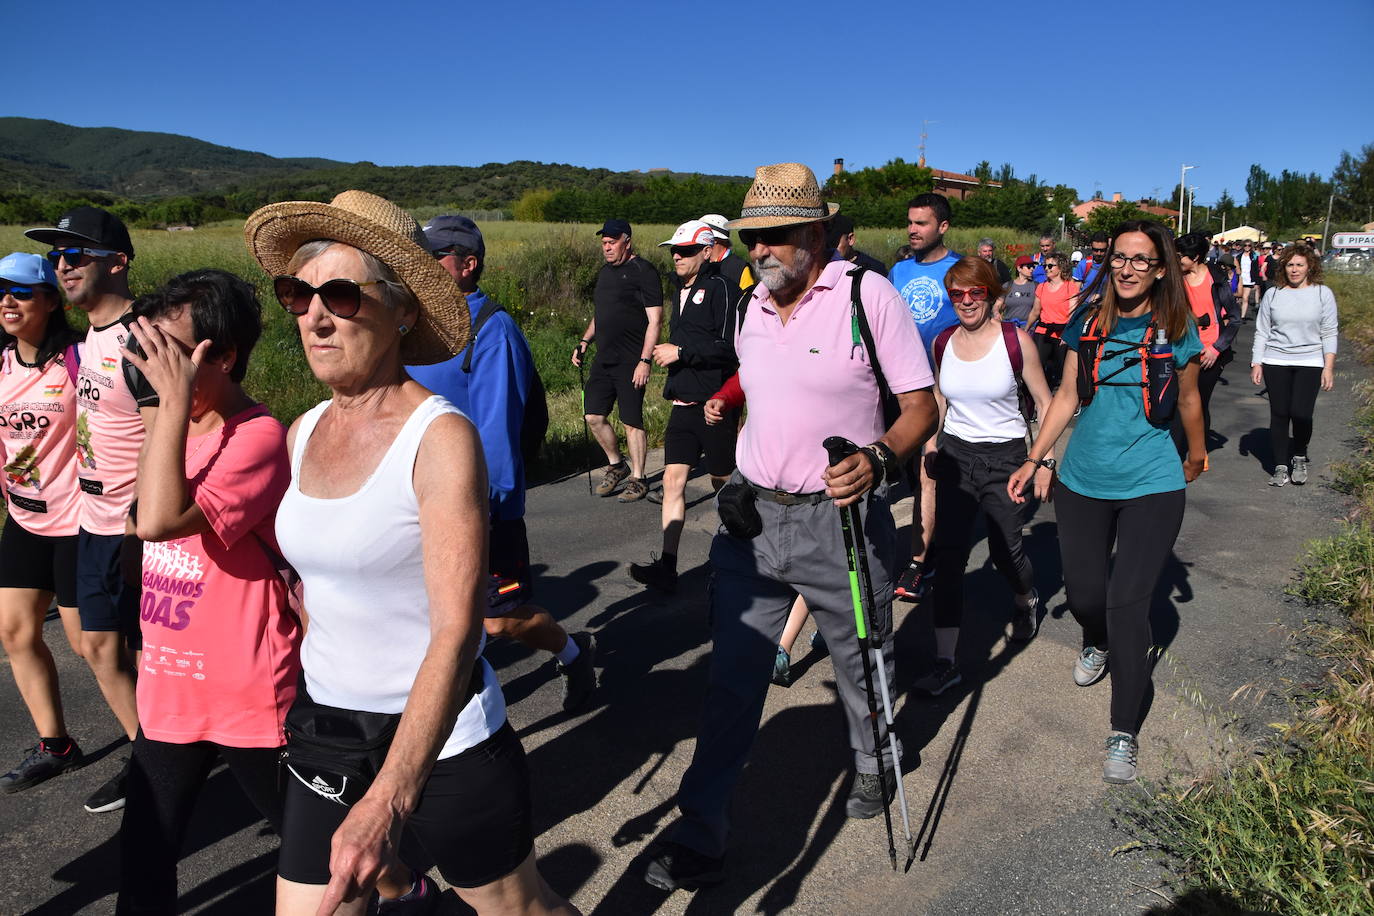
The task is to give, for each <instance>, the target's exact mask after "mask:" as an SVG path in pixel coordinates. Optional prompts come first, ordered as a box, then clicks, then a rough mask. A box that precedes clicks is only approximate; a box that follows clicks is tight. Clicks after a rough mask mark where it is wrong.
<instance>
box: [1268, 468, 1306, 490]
mask: <svg viewBox="0 0 1374 916" xmlns="http://www.w3.org/2000/svg"><path fill="white" fill-rule="evenodd" d="M1306 479H1307V473H1306V469H1304V471H1303V480H1306ZM1287 483H1288V465H1286V464H1281V465H1279V466H1278V467H1276V468H1274V474H1273V476H1271V477H1270V478H1269V486H1271V487H1282V486H1284V485H1286V484H1287Z"/></svg>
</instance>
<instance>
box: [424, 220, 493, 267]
mask: <svg viewBox="0 0 1374 916" xmlns="http://www.w3.org/2000/svg"><path fill="white" fill-rule="evenodd" d="M424 233H425V241H426V242H428V243H429V250H430V251H442V250H444V249H445V248H452V247H454V246H455V245H456V246H458V247H459V248H466V249H467V250H468V251H472V252H476V254H477V257H479V258H482V259H485V258H486V256H487V243H486V242H484V241H482V230H481V229H478V228H477V224H476V223H474V222H473V221H472V220H470V219H468V218H467V217H466V216H459V215H457V214H451V215H446V216H436V217H434V219H432V220H430V221H429V222H428V223H427V224H426V225H425V228H424Z"/></svg>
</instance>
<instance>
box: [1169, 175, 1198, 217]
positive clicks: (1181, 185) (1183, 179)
mask: <svg viewBox="0 0 1374 916" xmlns="http://www.w3.org/2000/svg"><path fill="white" fill-rule="evenodd" d="M1195 168H1197V166H1195V165H1184V166H1182V167H1181V168H1180V169H1179V170H1178V218H1177V219H1175V220H1174V228H1175V229H1178V228H1179V227H1180V226H1182V224H1183V195H1184V194H1185V193H1186V192H1187V190H1188V188H1187V184H1188V170H1189V169H1195Z"/></svg>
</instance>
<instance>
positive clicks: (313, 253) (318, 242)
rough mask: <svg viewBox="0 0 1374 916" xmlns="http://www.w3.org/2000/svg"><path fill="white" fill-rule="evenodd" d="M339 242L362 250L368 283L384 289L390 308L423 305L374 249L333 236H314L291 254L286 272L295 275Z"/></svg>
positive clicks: (393, 309) (383, 299)
mask: <svg viewBox="0 0 1374 916" xmlns="http://www.w3.org/2000/svg"><path fill="white" fill-rule="evenodd" d="M335 245H339V246H342V247H344V248H353V250H354V251H356V252H358V255H359V257H360V258H361V259H362V262H363V274H364V279H365V280H367V281H368V282H372V283H376V284H378V286H379V287H380V288H381V296H380V298H381V300H382V305H384V306H386V307H387V310H388V311H392V312H395V311H397V310H398V309H400V308H401V307H402V306H406V305H415V306H418V305H419V300H418V299H417V298H416V297H415V294H414V293H412V292H411V291H410V287H408V286H406V285H405V284H404V283H402V282H401V279H400V277H398V276H396V271H394V270H392V269H391V268H390V267H388V266H386V264H385V263H383V262H382V260H381V259H380V258H378V257H377V256H376V255H374V254H372V253H371V252H367V251H363V250H362V249H361V248H355V247H354V246H352V245H349V244H347V243H345V242H336V241H334V240H333V239H313V240H311V241H309V242H306V243H305V244H303V245H301V247H299V248H297V249H296V253H295V254H293V255H292V256H291V260H290V261H289V262H288V263H287V265H286V272H287V273H289V274H291V275H292V276H294V275H295V274H296V273H298V272H299V271H300V269H301V268H302V267H304V266H305V265H307V264H309V263H310V262H311V261H313V260H315V259H316V258H318V257H319V256H320V255H322V254H324V253H325V252H326V251H328V250H329V249H331V248H333V247H334V246H335Z"/></svg>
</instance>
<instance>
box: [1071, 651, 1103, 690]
mask: <svg viewBox="0 0 1374 916" xmlns="http://www.w3.org/2000/svg"><path fill="white" fill-rule="evenodd" d="M1106 676H1107V650H1106V649H1099V648H1097V647H1095V646H1085V647H1084V648H1083V651H1082V653H1080V654H1079V656H1078V661H1076V662H1074V665H1073V682H1074V683H1075V684H1077V685H1078V686H1079V687H1091V686H1092V685H1093V684H1096V683H1097V682H1098V681H1100V680H1102V679H1103V678H1104V677H1106Z"/></svg>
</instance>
